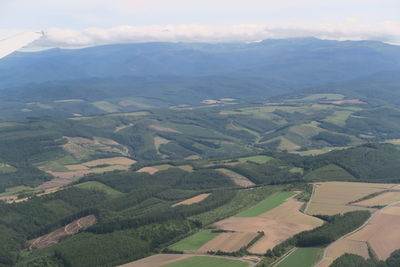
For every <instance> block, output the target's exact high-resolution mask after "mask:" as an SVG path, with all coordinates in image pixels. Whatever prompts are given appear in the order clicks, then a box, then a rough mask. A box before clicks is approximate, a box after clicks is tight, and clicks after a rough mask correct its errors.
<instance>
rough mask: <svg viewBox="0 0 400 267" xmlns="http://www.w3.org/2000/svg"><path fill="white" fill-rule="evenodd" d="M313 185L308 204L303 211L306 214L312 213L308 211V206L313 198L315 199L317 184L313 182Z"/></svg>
mask: <svg viewBox="0 0 400 267" xmlns="http://www.w3.org/2000/svg"><path fill="white" fill-rule="evenodd" d="M312 185H313V188H312V192H311V196H310V199H309V200H308V202H307V205H306V208H305V209H304V211H303V213H304V214H307V215H310V214H308V213H307V211H308V206H309V205H310V203H311V200H312V199H313V197H314V193H315V184H312Z"/></svg>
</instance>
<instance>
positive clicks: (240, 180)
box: [217, 168, 255, 187]
mask: <svg viewBox="0 0 400 267" xmlns="http://www.w3.org/2000/svg"><path fill="white" fill-rule="evenodd" d="M217 171H219V172H222V173H223V174H225V175H227V176H228V177H229V178H231V179H232V181H233V182H234V183H235V184H237V185H238V186H241V187H250V186H254V185H255V184H254V183H253V182H252V181H250V180H249V179H247V178H246V177H244V176H243V175H240V174H238V173H236V172H234V171H231V170H228V169H225V168H219V169H217Z"/></svg>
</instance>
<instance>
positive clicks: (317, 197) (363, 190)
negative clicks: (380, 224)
mask: <svg viewBox="0 0 400 267" xmlns="http://www.w3.org/2000/svg"><path fill="white" fill-rule="evenodd" d="M393 186H394V185H393V184H375V183H353V182H323V183H317V184H315V187H316V188H315V193H314V195H313V196H312V198H311V200H310V202H309V206H308V208H307V213H308V214H325V215H334V214H338V213H345V212H348V211H353V210H365V209H367V208H364V207H360V206H354V205H349V204H348V203H349V202H351V201H356V200H358V199H360V198H362V197H365V196H367V195H370V194H372V193H376V192H381V191H384V190H387V189H389V188H391V187H393Z"/></svg>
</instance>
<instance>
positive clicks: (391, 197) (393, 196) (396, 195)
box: [354, 191, 400, 207]
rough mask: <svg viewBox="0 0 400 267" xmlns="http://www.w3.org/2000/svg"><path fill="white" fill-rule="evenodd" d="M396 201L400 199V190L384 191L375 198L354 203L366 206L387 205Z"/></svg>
mask: <svg viewBox="0 0 400 267" xmlns="http://www.w3.org/2000/svg"><path fill="white" fill-rule="evenodd" d="M396 201H400V191H394V192H384V193H382V194H379V195H377V196H375V197H373V198H370V199H366V200H362V201H360V202H356V203H354V205H360V206H364V207H373V206H386V205H389V204H390V203H393V202H396Z"/></svg>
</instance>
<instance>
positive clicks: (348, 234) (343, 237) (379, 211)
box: [314, 201, 400, 267]
mask: <svg viewBox="0 0 400 267" xmlns="http://www.w3.org/2000/svg"><path fill="white" fill-rule="evenodd" d="M397 204H400V201H396V202H393V203H390V204H389V205H387V206H386V207H384V208H383V209H380V210H377V211H375V212H374V213H373V214H372V215H371V217H369V219H368V220H366V221H365V222H364V223H363V224H362V225H361V226H360V227H358V228H357V229H355V230H353V231H351V232H350V233H347V234H345V235H344V236H342V237H340V238H339V239H337V240H336V241H334V242H333V243H331V244H330V245H329V246H327V247H326V248H325V250H324V254H323V256H322V259H321V260H320V261H319V262H318V263H316V264H315V265H314V267H320V266H322V263H323V262H324V261H325V260H326V258H327V256H326V255H327V253H328V251H329V249H330V248H331V247H332V246H334V245H335V244H336V243H337V242H339V241H340V240H343V239H345V238H346V237H348V236H350V235H352V234H354V233H355V232H358V231H360V230H361V229H362V228H364V227H365V226H366V225H367V224H369V222H370V221H371V220H372V219H373V218H375V217H376V216H377V215H378V214H380V213H381V212H382V211H383V210H384V209H386V208H389V207H391V206H394V205H397Z"/></svg>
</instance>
